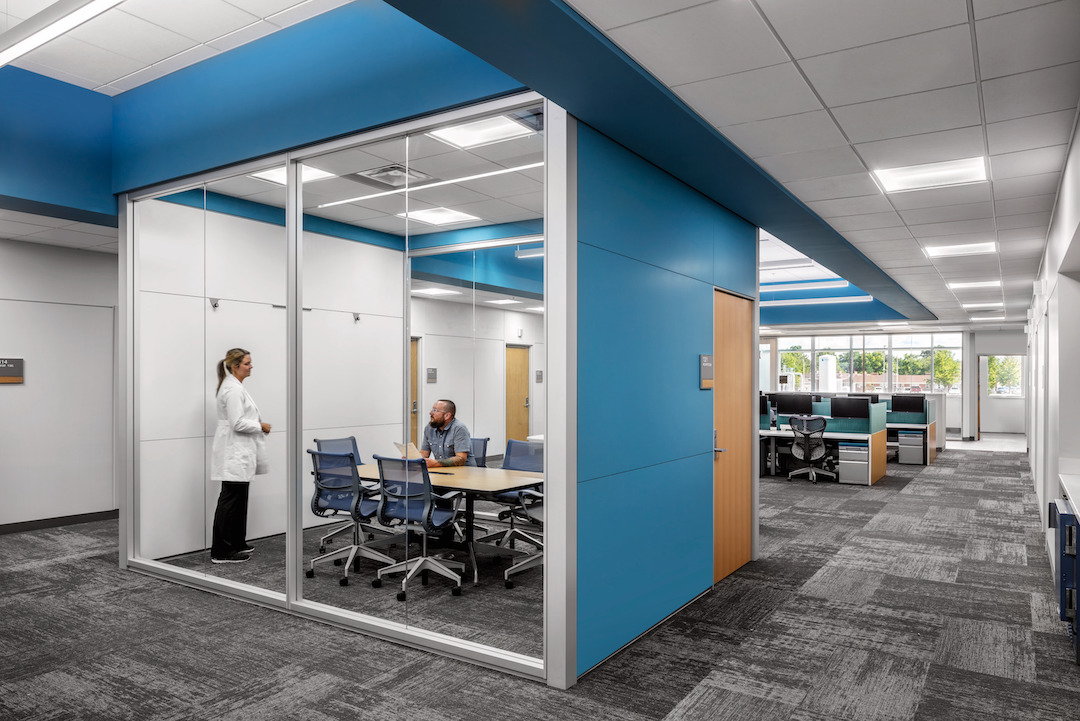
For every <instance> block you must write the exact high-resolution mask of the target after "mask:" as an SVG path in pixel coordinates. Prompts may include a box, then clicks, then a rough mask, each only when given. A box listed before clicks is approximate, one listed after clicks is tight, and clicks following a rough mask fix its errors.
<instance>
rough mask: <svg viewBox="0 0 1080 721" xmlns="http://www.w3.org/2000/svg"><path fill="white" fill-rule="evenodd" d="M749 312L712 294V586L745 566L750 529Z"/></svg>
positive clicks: (748, 305) (739, 302)
mask: <svg viewBox="0 0 1080 721" xmlns="http://www.w3.org/2000/svg"><path fill="white" fill-rule="evenodd" d="M753 310H754V305H753V303H752V302H751V301H749V300H746V299H745V298H739V297H736V296H733V295H729V294H728V293H723V292H721V291H716V292H715V293H713V360H714V363H713V369H714V374H715V378H716V380H715V381H714V386H713V428H714V429H715V430H716V446H715V447H716V448H724V449H726V450H725V452H724V453H713V582H714V583H715V582H716V581H719V580H720V579H721V578H724V577H725V576H727V575H729V574H730V573H732V572H734V571H735V570H736V569H738V568H739V567H741V566H742V565H743V564H745V563H747V562H749V560H750V553H751V547H750V544H751V533H752V528H753V525H752V524H753V518H752V516H751V513H752V507H751V504H752V497H751V482H752V479H753V469H752V464H753V444H754V439H755V438H756V436H757V430H756V429H755V427H754V425H753V423H752V422H751V421H752V417H753V414H754V413H756V412H757V411H756V408H757V406H756V404H755V401H756V398H755V395H756V394H755V392H754V387H753V379H754V376H753V365H752V363H753V359H754V355H755V353H754V348H753V344H752V340H753Z"/></svg>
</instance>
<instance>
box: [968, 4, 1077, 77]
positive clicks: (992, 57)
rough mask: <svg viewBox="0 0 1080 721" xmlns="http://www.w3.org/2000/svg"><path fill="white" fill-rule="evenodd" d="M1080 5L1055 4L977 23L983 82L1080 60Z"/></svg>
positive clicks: (976, 35) (976, 30) (976, 32)
mask: <svg viewBox="0 0 1080 721" xmlns="http://www.w3.org/2000/svg"><path fill="white" fill-rule="evenodd" d="M1077 28H1080V3H1078V2H1075V0H1068V1H1067V2H1052V3H1047V4H1045V5H1039V6H1038V7H1032V8H1028V9H1025V10H1020V11H1018V12H1013V13H1009V14H1007V15H998V16H995V17H992V18H989V19H986V20H979V21H976V23H975V37H976V40H977V41H978V46H979V71H980V74H981V75H982V78H983V79H984V80H990V79H992V78H996V77H1001V76H1003V75H1015V74H1016V73H1022V72H1026V71H1028V70H1038V69H1039V68H1046V67H1050V66H1052V65H1061V64H1062V63H1071V62H1075V61H1077V60H1080V43H1077V42H1076V30H1077Z"/></svg>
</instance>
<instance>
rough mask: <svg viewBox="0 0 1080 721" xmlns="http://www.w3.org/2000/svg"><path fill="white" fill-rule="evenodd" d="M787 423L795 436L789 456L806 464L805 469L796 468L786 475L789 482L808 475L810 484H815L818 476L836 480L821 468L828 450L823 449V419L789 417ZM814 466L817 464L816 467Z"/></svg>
mask: <svg viewBox="0 0 1080 721" xmlns="http://www.w3.org/2000/svg"><path fill="white" fill-rule="evenodd" d="M788 423H789V424H790V425H791V430H792V432H793V433H794V434H795V439H794V440H793V441H792V442H791V455H792V456H793V457H794V458H795V459H797V460H800V461H803V462H804V463H806V464H807V465H806V468H798V469H796V470H794V471H792V472H791V473H789V474H788V480H789V481H790V480H791V479H792V478H794V477H795V476H801V475H804V474H806V475H808V476H809V477H810V481H811V483H817V477H818V476H829V477H830V478H836V474H835V473H833V472H832V471H826V470H825V469H824V468H822V467H821V464H822V463H824V460H825V457H826V455H827V454H828V449H827V448H826V447H825V438H824V436H825V425H826V421H825V418H823V417H822V416H801V415H794V416H791V418H790V420H789V421H788ZM814 464H818V465H817V467H815V466H814Z"/></svg>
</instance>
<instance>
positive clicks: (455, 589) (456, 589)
mask: <svg viewBox="0 0 1080 721" xmlns="http://www.w3.org/2000/svg"><path fill="white" fill-rule="evenodd" d="M450 595H451V596H460V595H461V586H454V587H453V588H451V589H450Z"/></svg>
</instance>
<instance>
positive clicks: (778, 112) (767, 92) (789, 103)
mask: <svg viewBox="0 0 1080 721" xmlns="http://www.w3.org/2000/svg"><path fill="white" fill-rule="evenodd" d="M672 89H673V90H674V91H675V93H676V94H677V95H678V96H679V97H680V98H682V99H683V100H684V101H685V102H686V103H687V104H688V105H689V106H690V107H692V108H693V109H694V110H696V111H697V112H698V114H699V115H701V116H702V117H703V118H705V120H707V121H708V122H709V123H711V124H712V125H713V126H715V127H718V128H719V127H724V126H727V125H736V124H738V123H746V122H750V121H751V120H765V119H767V118H776V117H780V116H783V115H795V114H797V113H806V112H810V111H813V110H820V109H821V103H819V102H818V100H817V98H816V97H815V96H814V94H813V93H812V92H811V91H810V87H809V86H808V85H807V84H806V81H804V80H803V78H802V76H801V75H799V73H798V71H797V70H795V66H794V65H792V64H791V63H781V64H779V65H773V66H771V67H767V68H760V69H757V70H750V71H748V72H745V73H738V74H735V75H727V76H725V77H722V78H712V79H710V80H702V81H700V82H696V83H690V84H688V85H679V86H677V87H674V88H672Z"/></svg>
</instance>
